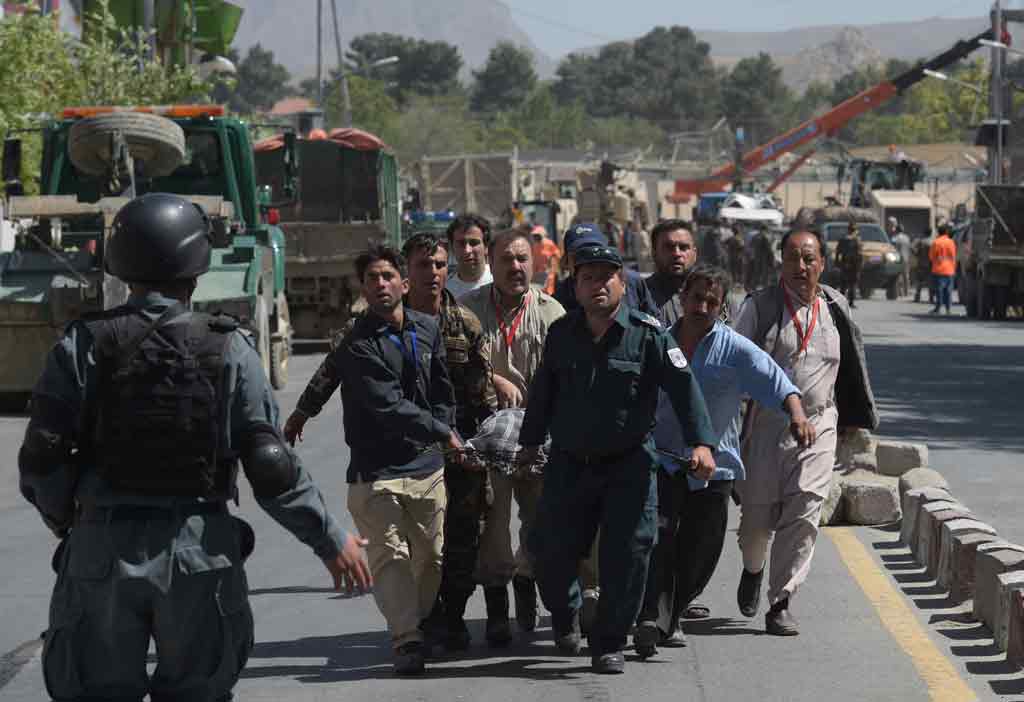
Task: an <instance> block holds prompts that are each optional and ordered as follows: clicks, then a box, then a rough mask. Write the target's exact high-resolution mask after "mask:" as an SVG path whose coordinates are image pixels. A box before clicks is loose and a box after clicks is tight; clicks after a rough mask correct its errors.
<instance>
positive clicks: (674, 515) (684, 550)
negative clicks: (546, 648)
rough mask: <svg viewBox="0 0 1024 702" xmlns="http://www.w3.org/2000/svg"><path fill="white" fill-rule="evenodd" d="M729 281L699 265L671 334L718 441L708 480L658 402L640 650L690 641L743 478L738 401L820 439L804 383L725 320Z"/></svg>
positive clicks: (806, 438) (808, 438)
mask: <svg viewBox="0 0 1024 702" xmlns="http://www.w3.org/2000/svg"><path fill="white" fill-rule="evenodd" d="M729 289H730V281H729V276H728V274H727V273H726V272H725V271H724V270H722V269H720V268H716V267H712V266H707V265H698V266H697V267H696V268H694V269H693V270H692V271H691V272H690V274H689V275H688V277H687V279H686V282H685V284H684V285H683V289H682V291H681V293H680V296H681V302H682V306H683V316H682V318H681V319H680V320H679V321H678V322H676V324H675V326H673V327H672V332H671V333H672V336H673V337H674V339H675V341H676V343H677V344H679V348H680V349H682V351H683V353H684V354H685V355H686V358H687V360H688V361H689V362H690V371H691V372H692V373H693V375H694V377H695V378H696V379H697V382H698V383H699V384H700V387H701V392H702V393H703V395H704V398H705V401H706V403H707V406H708V412H709V414H710V416H711V424H712V427H713V430H714V434H715V436H716V438H717V440H718V443H717V445H716V448H715V452H714V458H715V466H716V469H715V472H714V474H712V476H711V479H710V480H698V479H697V478H695V477H694V476H693V475H688V474H687V471H686V470H684V469H685V468H688V463H689V457H688V455H687V454H688V453H689V450H688V448H687V447H686V445H685V443H686V437H685V435H684V432H683V429H682V427H681V426H680V424H679V420H678V419H677V417H676V414H675V412H674V411H673V410H672V404H671V403H670V402H669V398H668V397H667V396H666V395H665V394H664V392H662V394H661V396H660V398H659V402H658V412H657V424H656V426H655V430H654V437H655V442H656V445H657V447H658V449H659V451H660V452H661V454H660V456H661V463H662V469H661V470H660V471H659V476H658V477H659V481H658V511H659V517H660V519H659V525H660V528H659V534H658V545H657V546H656V548H655V551H654V555H653V557H652V558H651V565H650V569H649V571H648V580H647V590H646V593H645V595H644V608H643V611H641V613H640V617H639V619H638V622H639V623H638V626H637V632H636V635H635V637H634V643H635V644H636V651H637V653H638V654H639V655H640V656H641V657H644V658H646V657H648V656H651V655H653V654H654V653H655V651H656V645H657V644H658V643H661V644H662V645H665V646H685V645H686V639H685V637H684V636H683V632H682V630H681V629H680V628H679V624H678V622H679V617H680V615H681V614H682V612H683V611H684V610H685V609H686V607H687V606H688V605H689V604H690V602H692V601H693V599H694V598H696V597H697V596H699V595H700V593H701V592H702V591H703V590H704V587H705V586H706V585H707V584H708V581H710V579H711V575H712V574H713V573H714V571H715V567H716V566H717V565H718V559H719V557H720V556H721V554H722V546H723V544H724V542H725V532H726V524H727V521H728V515H729V495H730V494H731V493H732V487H733V482H734V481H736V480H743V478H744V468H743V461H742V460H740V448H739V409H740V401H741V400H742V398H743V396H750V397H752V398H754V399H755V400H756V401H758V402H760V403H761V404H762V405H763V406H764V407H774V408H777V409H778V410H779V411H785V412H786V413H787V414H788V415H789V417H790V427H789V430H790V433H791V434H792V435H793V437H794V439H795V440H796V441H797V442H799V443H800V444H801V445H803V446H806V445H809V444H810V443H812V442H813V441H814V427H813V426H812V425H811V424H810V423H809V422H808V420H807V417H806V415H805V414H804V410H803V406H802V405H801V403H800V391H799V390H798V389H797V388H796V386H795V385H793V383H792V382H790V380H789V378H787V377H786V374H785V373H784V372H783V370H782V369H781V368H780V367H779V366H778V365H777V364H776V363H775V361H773V360H772V358H771V357H770V356H769V355H768V354H767V353H765V352H764V351H762V350H761V349H760V348H758V347H757V346H756V345H755V344H754V343H753V342H751V341H750V340H748V339H746V338H745V337H743V336H741V335H739V334H737V333H736V332H735V331H733V330H732V329H730V328H729V327H728V326H726V325H725V324H724V323H723V322H722V321H721V320H720V318H719V317H720V313H721V310H722V305H723V304H724V302H725V296H726V295H727V293H728V291H729Z"/></svg>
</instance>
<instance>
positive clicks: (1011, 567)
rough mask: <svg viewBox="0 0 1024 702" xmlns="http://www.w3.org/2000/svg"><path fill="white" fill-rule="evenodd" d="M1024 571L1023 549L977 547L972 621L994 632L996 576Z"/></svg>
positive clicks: (996, 545)
mask: <svg viewBox="0 0 1024 702" xmlns="http://www.w3.org/2000/svg"><path fill="white" fill-rule="evenodd" d="M1021 569H1024V549H1021V547H1019V546H1014V545H1012V544H998V543H997V544H994V545H988V544H986V545H985V546H979V547H978V549H977V555H976V556H975V559H974V606H973V610H972V612H973V615H974V618H975V619H976V620H977V621H979V622H982V623H983V624H985V626H987V627H988V628H989V631H991V632H992V633H993V635H994V634H995V633H996V628H997V622H996V615H997V613H998V612H999V604H998V602H999V598H1000V589H999V576H1000V575H1002V574H1003V573H1008V572H1011V571H1015V570H1021Z"/></svg>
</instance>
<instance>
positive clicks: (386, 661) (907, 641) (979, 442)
mask: <svg viewBox="0 0 1024 702" xmlns="http://www.w3.org/2000/svg"><path fill="white" fill-rule="evenodd" d="M927 309H928V308H927V306H926V305H923V304H918V305H915V304H913V303H910V302H905V301H901V302H886V301H884V300H872V301H867V302H864V303H861V305H860V307H859V309H858V310H857V316H858V319H859V320H860V322H861V324H862V326H863V327H864V330H865V332H866V341H867V343H868V358H869V363H870V365H871V372H872V377H873V380H874V387H875V392H876V394H877V395H878V399H879V401H880V404H881V407H882V416H883V422H884V423H883V426H882V428H881V429H880V431H879V433H880V434H882V435H883V436H893V437H901V438H910V439H914V440H919V441H925V442H927V443H928V444H929V445H930V447H931V461H932V465H933V466H934V467H936V468H938V469H939V470H940V471H942V472H943V474H944V475H946V477H947V478H948V479H949V481H950V483H951V484H952V486H953V489H954V491H955V492H956V493H957V494H958V496H960V498H961V499H962V500H963V501H964V502H965V503H966V504H967V505H969V506H970V507H971V508H972V509H973V510H974V511H975V512H976V513H977V514H979V515H980V516H982V517H983V518H986V519H988V520H989V521H990V522H991V523H992V524H994V525H995V526H996V527H997V529H999V531H1000V533H1001V534H1003V535H1004V536H1006V537H1007V538H1009V539H1011V540H1014V541H1017V542H1018V543H1021V542H1024V516H1022V514H1021V510H1020V509H1017V508H1016V505H1017V500H1018V499H1019V496H1020V495H1022V494H1024V492H1022V490H1021V488H1022V487H1024V474H1022V473H1021V471H1019V469H1018V467H1019V459H1018V458H1017V457H1018V456H1019V455H1020V449H1021V447H1022V444H1024V432H1022V431H1021V427H1020V417H1021V416H1022V415H1021V412H1020V410H1019V408H1018V402H1020V401H1021V398H1024V373H1022V370H1021V360H1022V359H1021V357H1020V356H1021V349H1022V347H1024V323H1020V322H1013V321H1011V322H1003V323H996V322H989V323H979V322H973V321H967V320H966V319H963V318H961V317H955V316H954V317H952V318H946V317H944V316H943V317H939V318H932V317H929V316H928V315H927ZM954 311H955V312H956V311H957V310H956V309H954ZM320 358H321V356H320V355H310V356H300V357H296V358H294V359H293V360H292V368H291V377H292V381H291V383H290V385H289V386H288V388H287V389H286V390H285V391H284V392H282V393H280V394H279V397H278V399H279V402H280V404H281V408H282V411H283V413H285V414H283V415H282V416H286V413H287V412H288V411H290V410H291V408H292V407H293V406H294V404H295V401H296V399H297V397H298V394H299V392H301V390H302V388H303V386H304V384H305V382H306V380H308V378H309V377H310V375H311V374H312V372H313V371H314V369H315V368H316V365H317V364H318V363H319V360H320ZM25 424H26V420H25V418H24V417H15V416H9V417H0V564H2V565H0V700H39V699H44V698H45V692H44V690H43V685H42V679H41V674H40V664H39V648H40V647H39V634H40V632H41V631H43V629H44V628H45V627H46V613H47V599H48V595H49V590H50V588H51V587H52V583H53V579H54V578H53V574H52V572H51V571H50V555H51V552H52V549H53V547H54V541H53V539H52V537H51V536H50V534H49V532H48V531H47V530H46V529H45V527H44V526H43V525H42V523H41V522H40V520H39V518H38V517H37V515H36V514H35V512H34V511H33V510H32V509H31V508H30V507H29V506H28V505H27V504H26V503H25V502H24V501H23V500H22V499H21V497H20V495H19V494H18V489H17V467H16V456H17V449H18V446H19V445H20V442H21V437H22V434H23V432H24V427H25ZM299 450H300V455H301V456H302V459H303V460H304V461H305V463H306V465H307V466H308V467H309V468H310V469H311V471H312V472H313V474H314V476H315V478H316V480H317V481H318V482H319V484H320V485H321V488H322V489H323V491H324V493H325V495H326V497H327V499H328V500H329V502H330V505H331V506H332V508H333V509H334V511H335V514H336V515H337V516H338V517H339V518H340V519H341V521H342V522H343V523H344V524H345V525H346V526H350V525H351V520H350V519H349V517H348V514H347V512H346V511H345V507H344V505H345V489H346V488H345V483H344V469H345V466H346V461H347V457H348V451H347V448H346V446H345V443H344V440H343V436H342V433H341V429H340V403H337V402H332V404H331V406H330V407H329V409H328V410H326V411H325V412H324V414H323V415H322V416H321V417H320V418H318V419H317V420H315V421H313V422H311V423H310V424H309V425H308V426H307V432H306V440H305V442H304V443H302V444H301V445H300V446H299ZM240 511H241V513H242V515H243V516H244V517H245V518H247V519H249V520H250V521H251V522H252V523H253V525H254V526H255V529H256V534H257V549H256V552H255V554H254V555H253V557H252V558H251V559H250V561H249V564H248V572H249V579H250V586H251V588H252V592H251V597H252V603H253V608H254V612H255V617H256V639H257V643H256V647H255V650H254V651H253V655H252V657H251V659H250V661H249V665H248V667H247V669H246V670H245V672H244V673H243V676H242V679H241V681H240V682H239V684H238V686H237V688H236V693H237V697H238V698H239V699H242V700H328V699H329V700H338V699H344V700H347V701H349V702H369V701H371V700H423V701H435V700H436V701H437V702H451V701H452V700H467V701H472V700H487V701H488V702H501V701H504V700H516V701H517V702H528V701H529V700H548V701H551V702H561V701H563V700H565V701H568V700H573V701H580V700H583V701H589V702H605V701H611V700H649V701H650V702H661V701H668V700H672V701H673V702H675V701H676V700H714V701H721V702H726V701H733V700H747V699H750V700H794V701H796V700H807V701H808V702H820V701H821V700H823V699H834V700H880V701H881V700H928V699H935V700H969V699H981V700H994V699H1024V675H1022V674H1021V673H1020V672H1018V671H1016V670H1014V669H1012V668H1010V667H1009V666H1007V664H1006V663H1005V660H1004V657H1003V656H1002V655H1000V654H999V653H998V651H997V650H996V649H995V648H994V646H993V645H992V639H991V636H990V634H989V633H988V632H987V631H986V630H985V629H984V628H983V627H981V626H979V625H977V624H975V623H974V622H973V621H971V620H970V618H969V617H968V616H966V614H965V612H967V611H968V610H967V608H965V607H956V608H953V607H950V606H949V603H948V602H947V601H946V600H945V596H944V595H943V594H942V593H941V591H939V590H938V588H936V587H935V584H934V582H933V581H930V580H929V579H928V578H927V576H926V575H924V574H923V573H922V572H921V570H920V569H919V568H918V567H917V565H916V564H915V563H914V562H913V560H912V558H911V557H910V556H909V555H908V553H907V551H906V550H905V549H904V548H902V547H901V546H900V544H899V543H898V534H896V533H894V532H893V531H892V530H891V529H884V528H883V529H869V528H859V529H853V528H832V529H826V530H824V531H823V532H822V536H821V538H820V539H819V542H818V549H817V552H816V554H815V561H814V567H813V570H812V574H811V577H810V579H809V581H808V583H807V585H806V586H805V587H804V589H803V590H801V591H800V592H799V593H798V595H797V596H796V597H794V599H793V605H792V606H793V611H794V613H795V615H796V616H797V617H798V619H799V621H800V622H801V624H802V632H801V635H800V636H798V637H794V638H775V637H770V636H766V635H764V634H763V625H764V620H763V614H759V615H758V617H756V618H755V619H753V620H747V619H744V618H742V617H741V616H740V615H739V612H738V610H737V607H736V604H735V587H736V583H737V580H738V575H739V571H740V567H741V565H740V558H739V553H738V550H737V548H736V546H735V541H734V539H733V538H732V534H730V536H729V537H728V541H727V544H726V549H725V553H724V555H723V558H722V563H721V565H720V567H719V570H718V572H717V573H716V575H715V577H714V579H713V580H712V583H711V585H710V586H709V587H708V590H707V592H706V593H705V594H704V596H703V597H702V598H701V599H702V601H703V602H704V603H706V604H708V605H709V606H710V608H711V617H710V618H709V619H706V620H702V621H695V622H689V623H688V625H687V627H686V631H687V632H688V634H689V641H690V644H689V646H688V647H687V648H685V649H676V650H663V651H662V652H661V653H660V654H659V655H658V656H657V657H655V658H653V659H651V660H650V661H648V662H646V663H640V662H636V661H635V659H634V660H631V661H630V662H629V663H628V664H627V670H626V674H625V675H621V676H612V677H609V676H596V675H594V674H592V673H590V671H589V658H587V657H582V656H581V657H576V658H564V657H560V656H558V655H556V654H555V650H554V647H553V645H552V643H551V641H550V629H549V628H548V623H547V619H546V618H545V619H544V620H543V623H542V626H541V628H540V629H539V630H538V632H537V633H536V634H534V635H533V636H530V637H524V638H521V639H519V640H517V642H516V643H515V644H513V646H511V647H510V648H507V649H503V650H497V651H496V650H491V649H488V648H487V647H486V645H485V644H484V643H483V631H482V629H483V618H484V607H483V597H482V594H481V593H480V592H479V591H478V593H477V595H476V596H475V597H474V599H473V601H472V602H471V605H470V612H469V616H470V617H471V618H472V619H473V621H472V622H471V630H472V632H473V635H474V642H473V646H472V648H471V650H470V651H469V652H468V653H467V654H465V655H461V656H458V657H450V658H444V659H442V660H439V661H437V662H434V663H432V664H431V665H430V666H429V670H428V675H427V676H426V677H425V678H423V679H418V680H397V679H394V678H392V676H391V660H390V653H389V650H388V637H387V634H386V633H385V631H384V620H383V618H382V617H381V616H380V614H379V613H378V611H377V608H376V606H375V604H374V602H373V599H372V597H369V596H360V597H354V598H348V597H345V596H341V595H338V594H336V593H334V592H332V591H330V590H329V588H328V585H329V582H330V581H329V577H328V575H327V573H326V571H324V570H323V568H322V566H321V565H320V563H319V561H317V560H316V558H315V557H314V556H313V555H312V554H311V553H310V552H309V551H308V550H307V549H306V548H305V547H303V546H301V545H300V544H298V543H297V542H296V541H294V540H293V539H292V538H291V537H290V536H289V535H288V534H287V533H285V532H284V531H283V530H282V529H280V528H279V527H278V526H277V525H276V524H274V523H273V522H271V520H270V519H269V518H268V517H266V516H265V515H263V514H262V513H261V512H260V510H259V509H258V507H256V505H255V504H254V502H253V500H252V499H251V497H249V495H248V492H247V488H245V487H243V499H242V505H241V509H240ZM732 521H733V528H735V521H736V514H735V512H734V513H733V515H732Z"/></svg>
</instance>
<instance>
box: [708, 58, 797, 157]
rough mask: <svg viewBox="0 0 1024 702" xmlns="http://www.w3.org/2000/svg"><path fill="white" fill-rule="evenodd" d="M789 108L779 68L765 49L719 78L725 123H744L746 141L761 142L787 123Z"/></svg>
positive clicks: (790, 97) (789, 95) (790, 98)
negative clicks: (764, 51) (721, 78)
mask: <svg viewBox="0 0 1024 702" xmlns="http://www.w3.org/2000/svg"><path fill="white" fill-rule="evenodd" d="M793 108H794V103H793V94H792V92H791V91H790V90H789V88H788V87H786V84H785V83H783V82H782V69H781V68H779V67H778V66H776V65H775V62H774V61H772V57H771V56H769V55H768V54H766V53H760V54H758V55H757V56H756V57H754V58H745V59H742V60H741V61H740V62H739V63H737V64H736V65H735V66H733V69H732V71H730V72H729V74H728V75H727V76H726V77H725V79H724V80H723V81H722V110H723V112H724V113H725V116H726V117H727V118H728V120H729V124H731V125H733V126H734V127H744V129H745V130H746V132H747V139H748V143H750V144H762V143H764V142H765V141H767V140H768V139H771V138H772V137H773V136H775V135H776V134H779V133H780V132H782V131H783V130H784V129H786V128H787V127H788V126H790V123H791V122H792V118H793V113H794V109H793Z"/></svg>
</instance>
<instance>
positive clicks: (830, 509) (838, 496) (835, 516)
mask: <svg viewBox="0 0 1024 702" xmlns="http://www.w3.org/2000/svg"><path fill="white" fill-rule="evenodd" d="M839 476H840V473H839V471H837V470H834V471H832V482H831V484H830V485H829V492H828V497H826V498H825V502H824V503H822V505H821V521H820V522H819V524H820V525H821V526H832V525H836V524H842V523H843V484H842V481H841V480H840V477H839Z"/></svg>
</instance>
